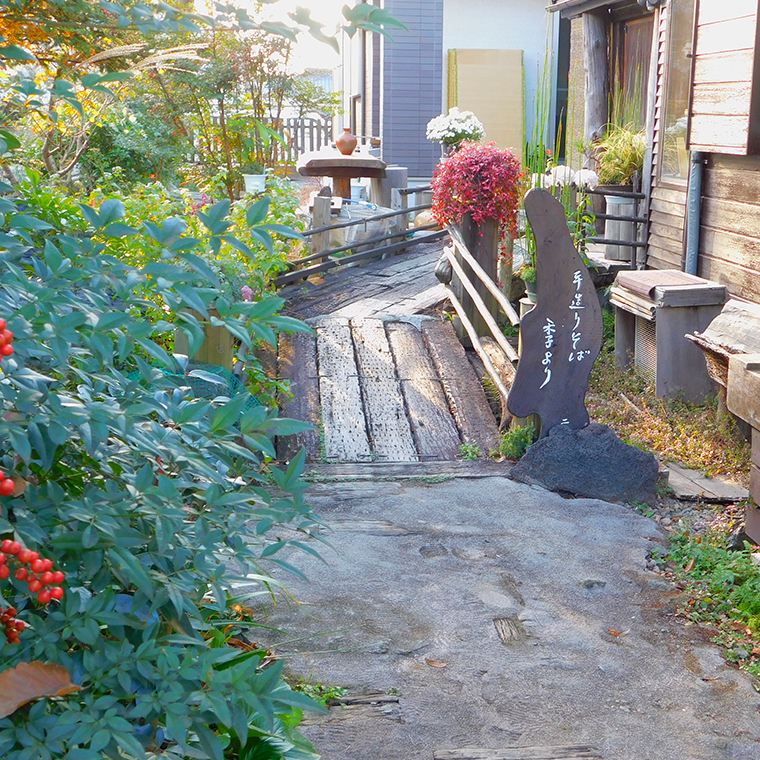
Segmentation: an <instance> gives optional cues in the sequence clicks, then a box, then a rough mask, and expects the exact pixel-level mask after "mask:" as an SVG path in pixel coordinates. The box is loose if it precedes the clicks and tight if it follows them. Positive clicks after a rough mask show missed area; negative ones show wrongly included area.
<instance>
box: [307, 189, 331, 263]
mask: <svg viewBox="0 0 760 760" xmlns="http://www.w3.org/2000/svg"><path fill="white" fill-rule="evenodd" d="M331 206H332V199H331V198H328V197H327V196H325V195H316V196H314V208H313V210H312V215H311V224H312V228H313V229H317V228H318V227H327V225H328V224H330V207H331ZM329 247H330V233H329V232H317V233H316V234H315V235H312V236H311V252H312V253H320V252H321V251H326V250H328V248H329Z"/></svg>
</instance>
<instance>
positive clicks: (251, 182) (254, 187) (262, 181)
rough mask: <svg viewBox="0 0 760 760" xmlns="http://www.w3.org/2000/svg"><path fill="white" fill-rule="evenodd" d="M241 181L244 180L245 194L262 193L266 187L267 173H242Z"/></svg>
mask: <svg viewBox="0 0 760 760" xmlns="http://www.w3.org/2000/svg"><path fill="white" fill-rule="evenodd" d="M243 182H245V192H246V194H251V193H263V192H264V190H266V187H267V175H266V174H244V175H243Z"/></svg>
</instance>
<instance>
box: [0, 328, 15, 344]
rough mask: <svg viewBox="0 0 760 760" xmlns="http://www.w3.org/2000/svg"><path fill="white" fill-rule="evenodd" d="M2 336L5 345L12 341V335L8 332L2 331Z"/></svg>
mask: <svg viewBox="0 0 760 760" xmlns="http://www.w3.org/2000/svg"><path fill="white" fill-rule="evenodd" d="M2 336H3V338H5V342H6V343H10V342H11V341H12V340H13V333H12V332H11V331H10V330H3V332H2Z"/></svg>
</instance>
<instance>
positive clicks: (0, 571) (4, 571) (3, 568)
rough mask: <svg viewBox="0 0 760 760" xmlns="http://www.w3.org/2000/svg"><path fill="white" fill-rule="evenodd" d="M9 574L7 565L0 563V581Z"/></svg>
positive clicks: (9, 570)
mask: <svg viewBox="0 0 760 760" xmlns="http://www.w3.org/2000/svg"><path fill="white" fill-rule="evenodd" d="M10 574H11V569H10V568H9V567H8V565H0V581H4V580H5V579H6V578H7V577H8V576H9V575H10Z"/></svg>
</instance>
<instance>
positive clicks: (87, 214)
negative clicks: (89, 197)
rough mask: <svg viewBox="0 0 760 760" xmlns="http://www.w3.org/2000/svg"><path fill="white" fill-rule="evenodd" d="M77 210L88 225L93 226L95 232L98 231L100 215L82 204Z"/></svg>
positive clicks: (90, 207)
mask: <svg viewBox="0 0 760 760" xmlns="http://www.w3.org/2000/svg"><path fill="white" fill-rule="evenodd" d="M79 209H80V211H81V212H82V215H83V216H84V218H85V219H86V220H87V223H88V224H90V225H91V226H93V227H94V228H95V229H96V230H97V229H100V214H99V213H98V212H97V211H96V210H95V209H94V208H92V206H86V205H85V204H84V203H80V204H79Z"/></svg>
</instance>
